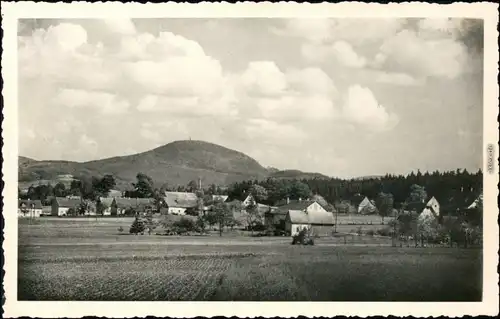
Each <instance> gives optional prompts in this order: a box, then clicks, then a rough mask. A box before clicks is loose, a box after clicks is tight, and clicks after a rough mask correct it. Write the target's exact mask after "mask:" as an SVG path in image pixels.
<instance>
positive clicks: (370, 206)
mask: <svg viewBox="0 0 500 319" xmlns="http://www.w3.org/2000/svg"><path fill="white" fill-rule="evenodd" d="M376 212H377V207H376V206H375V203H374V202H373V201H371V200H369V199H368V197H365V198H363V200H362V201H361V202H360V203H359V205H358V214H363V215H371V214H375V213H376Z"/></svg>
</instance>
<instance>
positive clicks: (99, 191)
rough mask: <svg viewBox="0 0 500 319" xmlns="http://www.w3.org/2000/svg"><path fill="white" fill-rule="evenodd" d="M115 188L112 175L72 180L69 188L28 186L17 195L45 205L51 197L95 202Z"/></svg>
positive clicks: (64, 186) (64, 185) (61, 185)
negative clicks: (39, 201) (26, 189)
mask: <svg viewBox="0 0 500 319" xmlns="http://www.w3.org/2000/svg"><path fill="white" fill-rule="evenodd" d="M115 186H116V181H115V178H114V177H113V176H112V175H104V176H103V177H100V178H99V177H91V178H82V179H74V180H72V181H71V183H70V185H69V187H66V184H64V183H62V182H59V183H57V184H55V185H54V186H52V185H51V184H50V183H49V184H42V185H37V186H30V187H29V188H28V191H27V192H26V193H22V192H21V190H20V189H19V188H18V195H19V198H20V199H32V200H41V201H42V202H43V203H44V204H47V203H48V201H49V200H50V198H52V197H67V196H79V197H81V198H82V199H86V200H96V199H97V198H99V197H106V196H108V193H109V192H110V191H111V190H112V189H113V188H114V187H115Z"/></svg>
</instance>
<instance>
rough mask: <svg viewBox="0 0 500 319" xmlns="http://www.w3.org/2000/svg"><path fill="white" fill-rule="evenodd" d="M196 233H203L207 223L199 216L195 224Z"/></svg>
mask: <svg viewBox="0 0 500 319" xmlns="http://www.w3.org/2000/svg"><path fill="white" fill-rule="evenodd" d="M195 227H196V231H197V232H199V233H204V232H205V229H206V228H207V221H206V220H205V218H204V217H203V216H199V217H198V218H197V219H196V222H195Z"/></svg>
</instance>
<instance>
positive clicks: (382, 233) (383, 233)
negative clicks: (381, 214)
mask: <svg viewBox="0 0 500 319" xmlns="http://www.w3.org/2000/svg"><path fill="white" fill-rule="evenodd" d="M376 233H377V235H379V236H387V237H389V236H391V235H392V234H393V229H392V228H391V227H384V228H381V229H377V232H376Z"/></svg>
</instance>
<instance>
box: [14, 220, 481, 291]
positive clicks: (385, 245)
mask: <svg viewBox="0 0 500 319" xmlns="http://www.w3.org/2000/svg"><path fill="white" fill-rule="evenodd" d="M131 223H132V219H131V218H99V219H97V220H96V219H94V218H88V219H81V218H75V219H69V218H68V219H65V218H47V219H45V218H41V219H39V220H37V221H35V222H34V223H33V224H28V223H26V222H23V223H20V225H19V256H18V260H19V261H18V263H19V264H18V298H19V299H20V300H200V301H201V300H239V301H244V300H261V301H272V300H289V301H478V300H480V299H481V291H482V278H481V269H482V262H481V260H482V254H481V250H479V249H459V248H437V247H436V248H412V247H397V248H395V247H391V245H390V240H389V239H387V238H377V237H372V238H367V237H364V236H347V237H338V238H321V239H318V240H317V241H316V244H315V246H292V245H291V244H290V243H291V239H290V238H289V237H250V236H242V235H241V234H239V233H238V232H232V233H226V234H224V235H223V236H222V237H219V236H217V235H215V234H211V235H208V236H183V237H181V236H179V237H167V236H158V235H142V236H141V235H138V236H135V235H128V234H119V232H118V231H117V228H118V227H120V226H122V227H123V228H124V230H125V231H124V233H128V227H129V226H130V224H131ZM350 227H351V228H355V227H353V226H350Z"/></svg>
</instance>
